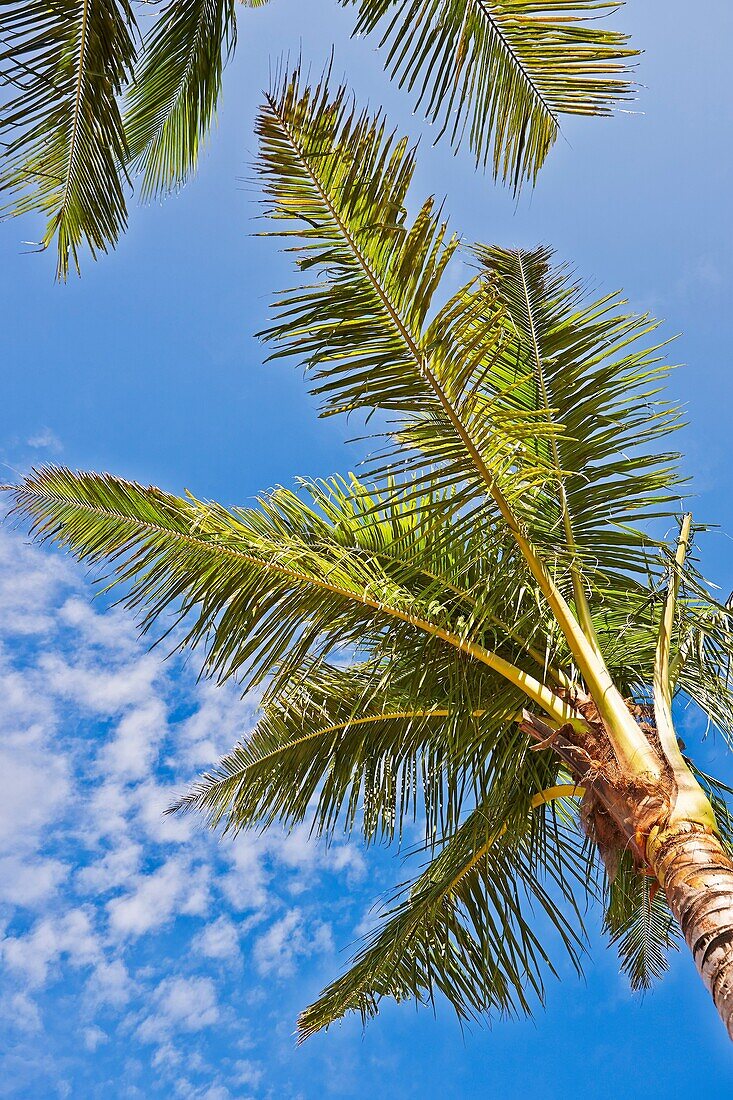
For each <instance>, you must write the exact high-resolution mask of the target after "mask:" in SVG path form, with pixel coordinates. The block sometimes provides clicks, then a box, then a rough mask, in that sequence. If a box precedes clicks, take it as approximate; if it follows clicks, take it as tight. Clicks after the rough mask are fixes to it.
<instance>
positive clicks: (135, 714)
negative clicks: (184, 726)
mask: <svg viewBox="0 0 733 1100" xmlns="http://www.w3.org/2000/svg"><path fill="white" fill-rule="evenodd" d="M166 724H167V716H166V708H165V706H164V704H163V702H162V701H161V700H160V699H155V698H152V699H148V700H147V701H146V702H145V703H143V704H142V705H141V706H138V707H134V708H133V709H132V710H130V711H128V712H127V714H125V716H124V718H122V720H121V721H120V722H119V724H118V726H117V728H116V730H115V733H114V736H113V738H112V740H111V741H109V742H108V744H107V745H105V747H104V749H103V750H102V752H101V753H100V755H99V765H100V767H101V769H102V771H103V773H104V774H105V775H108V776H109V775H110V774H111V775H114V776H118V777H119V778H120V779H123V780H128V781H129V780H134V779H144V778H145V777H146V776H147V775H148V774H149V772H150V770H151V769H152V767H153V766H154V764H155V762H156V760H157V757H158V748H159V745H160V742H161V741H162V740H163V738H164V736H165V732H166Z"/></svg>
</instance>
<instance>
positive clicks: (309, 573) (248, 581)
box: [15, 467, 579, 722]
mask: <svg viewBox="0 0 733 1100" xmlns="http://www.w3.org/2000/svg"><path fill="white" fill-rule="evenodd" d="M294 499H295V498H292V497H289V498H288V508H286V509H279V508H278V507H277V500H278V498H277V495H275V496H274V497H273V498H271V499H270V501H269V502H268V501H265V500H263V501H262V507H261V508H260V509H241V510H236V511H235V512H228V511H227V510H226V509H224V508H222V507H221V506H219V505H215V504H203V503H200V502H198V501H195V500H194V499H193V498H190V499H187V500H183V499H181V498H177V497H174V496H172V495H170V494H167V493H163V492H161V491H160V490H159V489H153V488H148V489H146V488H144V487H143V486H140V485H137V484H135V483H134V482H129V481H124V480H123V479H121V478H114V477H112V476H111V475H109V474H106V475H99V474H89V473H76V474H75V473H73V472H71V471H70V470H66V469H63V468H56V467H49V468H46V469H45V470H41V471H39V472H37V473H35V474H33V475H31V476H29V477H27V478H26V479H25V480H24V482H23V483H22V484H21V485H20V486H19V487H18V488H17V489H16V490H15V510H16V512H17V513H18V514H21V515H24V516H26V517H27V518H29V519H30V521H31V524H32V530H33V531H34V533H35V534H36V535H37V536H38V537H39V538H43V539H50V540H52V541H54V542H56V543H58V544H60V545H62V546H65V547H68V548H69V549H71V550H72V551H73V552H74V553H75V554H76V555H77V556H78V557H79V558H82V559H84V560H86V561H88V562H90V563H92V564H95V563H99V562H100V561H102V560H105V559H106V560H111V561H112V562H114V563H115V566H116V569H115V576H114V579H113V583H124V584H126V585H128V586H129V595H128V596H127V598H126V603H127V604H128V606H130V607H132V608H134V609H137V610H139V611H140V613H141V623H142V627H143V629H146V630H147V629H149V628H150V627H151V626H152V625H153V624H154V623H155V622H156V620H159V619H160V618H161V616H163V615H164V614H166V615H168V616H169V621H170V626H169V628H168V632H170V631H171V630H173V629H174V628H175V627H176V626H177V625H178V623H184V624H185V631H184V635H183V638H182V641H181V642H180V644H181V645H182V646H185V645H188V646H192V647H193V646H197V645H199V644H201V645H203V646H204V648H205V651H206V661H205V669H206V672H207V673H208V674H210V675H213V676H216V677H218V678H219V679H220V680H223V679H226V678H228V677H230V676H235V675H236V676H237V677H246V678H247V681H248V683H249V684H250V685H252V684H255V683H260V682H262V681H263V679H265V678H266V677H270V678H274V679H273V684H274V685H275V688H277V687H278V686H280V685H282V684H284V683H286V682H288V680H289V679H291V678H292V677H293V676H294V675H297V672H298V669H299V668H300V667H301V666H302V664H303V662H304V661H306V660H307V659H308V658H309V656H314V655H315V656H316V657H317V658H325V657H326V656H327V655H328V654H329V653H330V652H331V651H333V650H334V649H335V648H344V647H345V648H347V649H349V648H354V647H359V646H365V645H366V646H370V645H375V644H380V643H382V642H384V640H385V638H386V637H387V635H389V637H395V638H403V637H405V638H415V637H423V638H424V637H427V638H430V639H435V640H436V642H440V643H441V644H442V645H445V646H448V647H450V648H451V649H452V650H456V651H458V652H459V653H462V654H465V655H466V656H467V657H470V658H471V659H473V660H474V661H477V662H478V663H479V664H483V665H485V666H486V667H487V668H490V669H492V670H493V671H494V672H497V673H498V674H499V675H500V676H502V677H503V678H504V679H506V680H508V681H509V682H510V683H513V684H514V685H515V686H516V687H518V688H519V689H520V690H521V691H522V692H523V693H524V694H525V695H526V696H527V697H528V698H530V699H531V700H532V701H533V702H535V703H537V704H538V705H539V706H541V707H542V708H543V709H544V710H545V711H546V712H547V713H548V714H549V715H550V716H551V717H553V718H555V719H557V720H558V721H560V722H564V721H568V720H579V716H578V715H577V713H576V712H575V711H574V709H573V707H572V706H570V705H569V704H568V703H566V702H563V701H561V700H559V699H558V698H557V696H556V695H555V693H554V691H553V690H552V689H551V688H549V687H548V686H546V685H545V684H544V683H542V682H541V681H540V680H539V679H538V678H537V677H536V676H534V675H533V674H532V673H531V672H528V671H526V670H524V669H522V668H521V667H519V666H516V665H514V664H513V663H512V662H511V661H509V660H507V659H506V658H505V657H502V656H501V655H500V654H498V653H495V652H493V651H491V650H488V649H486V647H485V646H484V645H483V644H482V643H481V641H480V640H479V637H478V636H477V630H476V629H475V626H478V624H474V622H472V620H471V619H470V618H466V617H464V616H461V615H460V614H459V615H455V614H454V607H453V597H450V596H449V597H448V599H443V600H442V601H438V600H436V592H437V591H439V590H440V589H439V586H438V588H437V589H436V587H435V585H433V587H432V588H429V587H427V586H425V587H423V589H422V590H421V591H420V592H419V593H417V594H416V593H415V592H414V591H412V590H411V588H410V587H408V586H407V585H405V584H404V583H402V582H400V581H399V580H396V579H394V578H393V577H392V576H391V575H390V573H389V571H388V570H386V569H385V568H384V565H383V563H382V561H380V560H379V559H377V558H376V557H374V556H371V555H368V554H360V555H357V554H353V553H351V552H349V550H348V548H345V547H343V546H342V545H339V543H338V541H337V540H332V541H331V542H330V543H329V542H326V541H325V540H324V539H323V538H322V537H320V538H315V539H310V538H308V537H304V535H303V523H302V521H303V518H304V517H305V524H306V529H307V525H308V524H309V523H310V522H311V519H312V518H313V517H314V514H313V513H312V511H311V510H309V509H308V508H307V506H301V510H300V514H299V515H297V516H296V517H295V519H296V522H300V523H301V528H300V530H298V528H297V526H294V524H293V522H292V505H293V500H294ZM288 509H290V513H291V516H290V517H289V513H288ZM320 534H321V536H322V532H320ZM457 598H458V597H456V599H457Z"/></svg>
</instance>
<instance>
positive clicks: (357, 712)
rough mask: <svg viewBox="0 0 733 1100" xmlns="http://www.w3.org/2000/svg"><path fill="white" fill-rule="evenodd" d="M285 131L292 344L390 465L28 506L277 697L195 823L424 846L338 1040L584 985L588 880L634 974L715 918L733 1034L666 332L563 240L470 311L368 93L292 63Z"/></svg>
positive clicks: (70, 477) (489, 267)
mask: <svg viewBox="0 0 733 1100" xmlns="http://www.w3.org/2000/svg"><path fill="white" fill-rule="evenodd" d="M258 132H259V137H260V143H261V153H260V160H259V172H260V174H261V177H262V181H263V186H264V192H265V196H266V198H265V204H266V207H267V209H268V210H269V213H270V215H271V216H272V218H273V219H274V228H273V230H272V232H273V234H274V235H275V236H278V237H282V238H284V240H285V242H286V244H287V247H288V250H289V251H292V252H293V253H294V255H295V258H296V261H297V264H298V267H299V269H300V270H301V271H302V272H305V271H307V272H308V273H309V278H311V279H312V281H311V282H310V283H307V284H303V283H301V282H299V283H298V285H297V286H296V287H294V288H292V289H290V290H287V291H285V292H283V293H282V294H281V295H280V296H279V297H278V299H277V301H276V303H275V305H274V313H275V316H274V320H273V323H272V325H271V327H270V328H269V330H268V332H267V334H266V335H267V338H268V339H269V340H270V341H271V342H272V343H273V345H274V346H273V357H274V358H277V357H282V356H296V357H297V358H298V359H299V360H301V361H304V362H305V365H306V367H307V372H308V374H309V376H310V378H311V380H312V386H313V392H314V393H315V394H317V395H318V396H319V398H320V400H321V402H322V406H323V413H324V415H331V414H335V413H342V412H347V413H352V414H359V413H360V412H361V413H362V414H371V413H373V412H375V411H376V412H377V414H378V416H379V418H380V425H381V427H380V433H379V436H378V439H379V440H380V441H381V442H380V443H379V444H377V445H376V447H377V450H376V453H375V454H374V455H373V456H372V458H370V459H369V462H368V465H367V469H366V472H365V474H364V475H362V477H361V478H359V479H358V478H357V477H356V476H354V475H349V476H348V477H346V478H338V477H335V478H331V479H328V480H324V481H316V482H301V483H300V484H299V488H298V491H297V492H292V491H290V490H288V489H285V488H278V489H275V490H274V491H273V492H271V493H269V494H267V495H265V496H263V497H262V498H261V499H260V500H259V501H258V503H257V505H256V506H254V507H250V508H236V509H233V510H227V509H225V508H224V507H222V506H220V505H218V504H215V503H211V502H207V501H200V500H197V499H195V498H194V497H192V496H188V495H187V496H185V497H176V496H173V495H171V494H169V493H166V492H163V491H161V490H159V489H155V488H145V487H143V486H141V485H138V484H134V483H132V482H128V481H125V480H123V479H121V478H118V477H113V476H111V475H109V474H95V473H74V472H72V471H70V470H68V469H62V468H56V467H48V468H44V469H41V470H39V471H34V472H32V473H31V474H30V475H29V476H28V477H26V478H25V479H24V480H23V481H22V482H21V483H20V484H19V485H18V486H16V487H14V488H13V489H12V493H13V495H14V507H15V511H16V514H17V515H18V516H19V517H22V518H24V519H25V520H26V521H29V522H30V526H31V529H32V531H33V533H34V535H35V536H36V537H37V538H39V539H42V540H43V539H45V540H49V541H51V542H53V543H56V544H58V545H60V546H63V547H66V548H67V549H69V550H70V551H71V552H73V553H74V554H75V555H76V556H77V557H78V558H80V559H83V560H85V561H87V562H89V563H92V564H97V565H98V564H100V563H102V562H108V563H110V564H111V567H112V576H111V582H110V583H111V584H113V585H114V584H122V585H123V586H125V587H126V592H127V595H126V601H127V604H128V605H129V606H130V607H131V608H132V609H134V610H135V611H136V612H137V613H138V614H139V617H140V621H141V623H142V626H143V628H144V629H146V630H148V629H151V628H152V627H153V626H154V624H158V627H159V628H160V629H163V630H165V631H166V632H167V631H169V630H173V629H177V630H179V631H181V632H182V634H180V635H179V636H180V638H181V641H180V644H181V645H183V646H190V647H197V646H199V647H201V648H202V649H203V650H204V652H205V657H204V669H205V671H206V673H207V674H209V675H211V676H213V677H215V678H217V679H218V680H220V681H222V680H225V679H227V678H229V677H235V678H236V679H238V680H239V681H241V683H242V686H243V688H244V690H247V689H248V688H249V687H251V686H252V685H254V684H259V685H262V687H263V688H264V703H263V712H262V717H261V720H260V721H259V724H258V725H257V727H256V729H255V730H254V732H253V733H252V734H251V736H250V737H249V738H248V739H247V740H246V741H244V742H243V743H242V744H239V745H238V746H236V747H235V748H234V750H233V751H232V752H231V754H230V755H228V756H227V757H225V758H224V759H223V760H222V761H221V762H220V764H219V766H218V767H217V768H216V770H215V771H213V772H212V773H211V774H209V775H205V776H204V777H203V778H202V779H201V780H200V782H199V783H198V784H197V785H196V786H195V787H194V789H192V790H191V791H190V792H189V793H188V794H187V795H185V796H184V797H183V798H182V799H181V800H180V802H179V803H178V805H177V807H175V808H176V809H192V810H197V811H199V812H201V813H203V814H204V815H206V817H207V818H208V820H209V821H210V822H211V824H212V825H223V827H224V830H225V831H229V832H232V833H236V832H238V831H239V830H240V829H245V828H253V827H257V828H267V827H270V826H273V825H276V824H278V825H284V826H285V827H290V826H292V825H294V824H295V823H298V822H303V821H309V822H310V823H311V825H312V828H313V830H314V832H315V833H316V834H317V835H320V836H324V837H327V838H328V837H330V836H332V835H333V834H334V833H335V832H336V831H337V830H346V831H347V832H358V833H360V834H361V836H362V837H363V839H364V840H365V842H367V843H369V842H372V841H377V840H386V841H392V842H395V843H397V844H399V842H400V841H401V840H403V838H404V836H405V829H406V828H407V827H408V826H409V828H410V830H413V829H414V828H415V827H416V826H417V827H420V828H422V829H424V845H423V846H422V847H421V849H420V850H421V851H422V852H423V861H424V863H425V865H424V866H423V867H422V869H420V871H419V873H417V874H416V876H415V877H414V879H413V881H412V882H410V883H409V884H408V885H407V886H406V887H403V888H402V889H401V890H400V891H398V893H397V895H396V896H395V897H394V898H393V899H392V901H391V902H390V903H389V906H388V909H387V912H386V913H385V915H384V919H383V922H382V924H381V926H380V927H378V928H377V929H376V931H374V933H373V934H372V935H371V936H370V937H369V938H368V939H367V941H366V942H365V944H364V946H363V948H362V949H361V951H360V952H359V954H358V956H357V958H356V959H355V961H354V963H353V965H352V966H351V967H350V969H348V970H347V972H346V973H345V974H343V975H342V976H341V977H340V978H338V979H337V980H336V981H335V982H334V983H333V984H332V985H330V986H329V987H328V988H327V989H326V990H325V992H324V993H323V994H322V996H321V997H320V998H319V999H318V1000H317V1001H316V1003H315V1004H313V1005H311V1007H310V1008H308V1009H307V1010H306V1011H305V1012H304V1014H303V1015H302V1017H301V1020H300V1031H301V1035H302V1036H303V1037H305V1036H308V1035H310V1034H311V1033H313V1032H314V1031H316V1030H318V1029H320V1028H323V1027H325V1026H327V1025H328V1024H330V1023H331V1022H332V1021H334V1020H335V1019H337V1018H339V1017H341V1016H343V1015H344V1014H345V1013H347V1012H349V1011H352V1010H355V1011H359V1012H360V1013H361V1014H362V1016H363V1017H364V1018H367V1017H370V1016H372V1015H373V1014H374V1013H375V1012H376V1010H377V1005H378V1003H379V1001H380V999H381V998H383V997H387V996H389V997H394V998H397V999H398V1000H402V999H403V998H407V997H415V998H418V999H419V1000H422V1001H429V1000H431V999H432V998H433V997H434V996H435V994H436V993H441V994H442V995H443V997H445V998H447V999H448V1001H449V1002H451V1003H452V1005H453V1006H454V1007H455V1009H456V1011H457V1012H458V1013H459V1015H460V1016H461V1017H470V1016H473V1015H476V1014H481V1013H485V1012H492V1011H494V1012H498V1013H499V1014H502V1013H511V1012H529V1011H531V1010H532V1008H533V1006H534V1005H535V1004H536V1003H537V1001H538V1000H540V1001H541V999H542V996H543V991H544V983H545V980H546V977H547V974H548V973H552V972H553V967H554V963H553V962H552V958H553V951H556V950H557V949H558V947H561V948H563V949H564V950H566V951H567V952H568V953H569V956H570V958H571V960H572V961H573V962H574V964H575V965H576V966H578V967H579V966H580V962H581V953H582V949H583V937H584V929H583V917H582V914H583V913H584V912H585V911H586V908H587V900H588V897H589V895H590V896H591V897H597V898H599V899H600V901H601V903H602V905H603V907H604V912H605V927H606V929H607V932H608V934H609V936H610V938H611V940H612V941H613V942H614V943H615V944H616V945H617V947H618V950H619V953H620V957H621V960H622V967H623V969H624V970H625V971H626V972H627V973H628V975H629V977H630V980H631V983H632V985H633V986H634V987H637V988H639V987H642V988H643V987H646V986H648V985H649V984H650V983H651V981H652V980H653V979H654V978H655V977H657V976H659V975H660V974H661V973H662V972H663V971H664V969H665V967H666V958H665V956H666V951H667V949H668V948H670V947H673V946H674V945H675V943H676V939H677V935H678V930H679V929H680V928H681V930H682V932H683V933H684V937H685V939H686V940H687V943H688V945H689V947H690V949H691V951H692V954H693V957H694V961H695V963H696V965H697V967H698V970H699V971H700V974H701V976H702V977H703V979H704V981H705V982H706V984H707V985H708V987H709V988H710V991H711V993H712V996H713V1000H714V1002H715V1005H716V1007H717V1009H718V1011H719V1013H720V1015H721V1016H722V1018H723V1021H724V1023H725V1025H726V1027H727V1028H728V1031H729V1033H730V1034H731V1035H732V1036H733V977H732V975H733V861H732V860H731V856H730V852H731V843H732V842H733V821H732V820H731V818H730V816H729V814H728V810H727V809H726V804H725V801H724V797H725V794H726V790H727V788H725V787H724V785H723V784H722V783H720V782H718V781H716V780H715V779H713V778H711V777H709V776H707V775H705V774H703V773H702V772H700V771H699V770H698V768H697V767H696V766H695V764H694V763H693V762H692V760H691V759H690V758H689V756H688V755H686V752H685V749H684V747H683V745H682V744H681V742H680V741H679V740H678V738H677V736H676V733H675V728H674V724H673V713H672V712H673V703H674V700H675V699H678V700H688V701H692V703H694V704H695V705H696V706H697V707H698V708H700V709H701V710H702V712H703V713H704V714H706V715H707V716H708V719H709V720H710V722H711V723H713V724H714V725H715V726H716V727H717V728H718V729H719V730H721V731H722V733H723V735H724V736H726V737H728V738H730V737H731V733H732V732H733V698H732V695H731V684H730V675H729V665H730V656H731V652H732V651H733V634H732V632H731V623H730V612H729V609H728V607H727V606H726V605H724V604H719V603H717V602H716V601H715V600H714V599H712V598H711V597H710V595H709V590H708V588H707V587H706V585H705V584H704V582H703V580H702V578H701V576H700V574H699V572H698V569H697V566H696V564H695V560H694V543H695V536H696V529H695V528H694V527H693V524H692V520H691V517H690V516H689V514H686V513H683V512H682V511H681V506H680V492H681V487H680V477H679V471H678V466H677V456H676V455H674V454H672V453H669V451H668V446H669V444H668V436H669V434H670V433H671V432H672V431H673V430H674V428H675V427H676V425H677V423H678V412H677V410H676V409H675V408H674V407H673V406H671V405H670V404H668V403H667V402H666V401H665V400H664V399H663V397H662V396H661V387H662V385H663V381H664V378H665V376H666V373H667V367H666V366H665V365H664V361H663V356H662V350H661V348H660V345H659V343H658V342H655V338H654V336H653V333H654V331H655V323H654V322H653V321H651V320H650V319H649V318H648V317H646V316H638V315H635V314H633V313H631V312H629V310H628V308H627V307H626V305H625V302H624V300H623V299H622V298H620V297H619V296H618V295H609V296H606V297H603V298H601V299H600V300H590V299H589V298H588V297H587V296H586V295H585V293H584V292H583V291H582V289H581V288H579V286H578V285H577V284H576V282H575V280H574V278H573V276H572V275H571V273H570V272H569V271H568V270H567V269H565V268H563V267H562V266H558V265H557V264H555V262H554V260H553V258H552V255H551V254H550V253H549V252H548V251H547V250H545V249H542V248H540V249H537V250H535V251H531V252H528V251H512V250H508V249H504V248H499V247H485V246H475V247H473V248H471V249H469V250H468V252H467V256H468V259H469V261H470V262H471V264H472V265H473V267H474V270H473V272H472V273H471V277H470V278H469V279H468V281H467V282H466V283H465V285H463V286H462V287H461V288H460V289H459V290H458V291H457V292H455V293H453V294H452V295H446V293H445V286H446V269H450V271H451V272H452V273H455V272H456V271H457V270H460V266H459V265H460V257H461V255H462V254H465V253H462V251H461V246H460V244H459V240H458V238H457V236H456V235H455V234H450V233H449V231H448V229H447V226H446V223H445V221H444V220H443V216H442V213H441V209H440V208H436V206H435V203H434V201H433V199H428V200H427V201H426V202H424V203H423V204H422V206H421V207H419V209H418V211H417V214H416V215H415V217H414V218H413V219H412V220H409V219H408V216H407V213H406V206H407V201H408V188H409V186H410V181H411V178H412V176H413V171H414V164H415V162H414V153H413V152H412V151H410V150H408V148H407V144H406V142H405V141H404V140H398V139H397V138H396V137H395V136H394V135H393V134H391V133H390V132H389V130H388V127H387V125H386V122H385V120H384V118H383V117H381V115H377V116H376V117H370V116H369V115H368V114H367V113H359V112H357V110H356V108H355V107H354V106H353V105H352V103H351V101H350V99H349V97H348V95H347V93H346V91H345V89H344V88H341V89H339V90H338V91H337V92H335V93H332V92H331V91H330V90H329V87H328V84H327V82H322V83H321V84H320V85H318V86H317V87H316V88H314V89H310V88H303V87H301V84H300V79H299V75H298V73H297V72H296V73H294V74H292V75H287V74H285V75H284V76H283V77H282V79H281V80H280V81H279V82H278V84H277V85H276V87H275V89H274V90H273V91H271V92H270V93H269V94H268V95H267V97H266V99H265V102H264V105H263V106H262V109H261V112H260V115H259V119H258ZM413 208H414V206H413ZM448 278H449V279H450V281H451V285H455V283H454V282H453V278H454V275H453V274H450V275H449V276H448ZM441 292H442V299H443V300H442V302H441V301H440V298H441ZM677 528H678V530H679V534H678V536H677V537H674V538H672V540H671V541H669V536H668V532H669V531H670V529H677ZM659 886H661V889H659V890H658V887H659ZM553 945H554V947H553Z"/></svg>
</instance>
